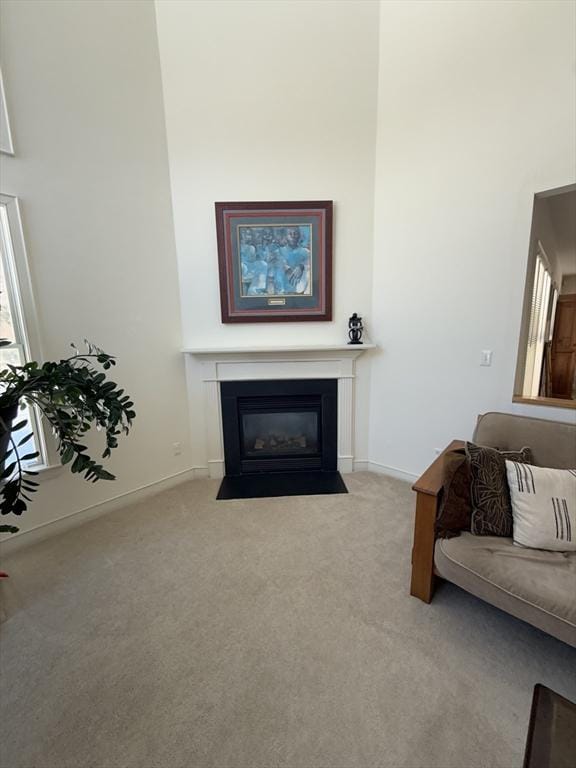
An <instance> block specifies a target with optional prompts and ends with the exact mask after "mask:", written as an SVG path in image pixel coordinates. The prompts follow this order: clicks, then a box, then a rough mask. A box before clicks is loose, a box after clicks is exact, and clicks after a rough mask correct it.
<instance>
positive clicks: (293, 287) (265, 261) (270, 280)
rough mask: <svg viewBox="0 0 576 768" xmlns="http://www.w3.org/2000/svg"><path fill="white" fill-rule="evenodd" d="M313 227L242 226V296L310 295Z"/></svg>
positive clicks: (238, 251) (239, 234) (302, 225)
mask: <svg viewBox="0 0 576 768" xmlns="http://www.w3.org/2000/svg"><path fill="white" fill-rule="evenodd" d="M311 226H312V225H311V224H291V225H290V226H274V225H273V226H269V227H254V226H249V225H240V226H239V227H238V229H237V232H238V240H239V242H238V249H237V253H238V254H239V255H240V273H241V283H242V285H241V296H242V297H248V296H310V295H311V293H312V274H311V271H312V259H311V240H312V233H311Z"/></svg>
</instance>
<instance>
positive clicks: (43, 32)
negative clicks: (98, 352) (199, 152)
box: [1, 0, 192, 530]
mask: <svg viewBox="0 0 576 768" xmlns="http://www.w3.org/2000/svg"><path fill="white" fill-rule="evenodd" d="M1 13H2V19H1V20H2V25H1V27H2V38H1V48H2V69H3V73H4V80H5V86H6V93H7V101H8V108H9V112H10V121H11V126H12V132H13V137H14V144H15V152H16V155H15V157H14V158H11V157H6V156H3V157H2V169H1V170H2V179H1V181H2V191H3V192H6V193H10V194H13V195H17V196H18V197H19V198H20V200H21V204H22V212H23V218H24V228H25V236H26V244H27V247H28V254H29V261H30V267H31V271H32V278H33V282H34V287H35V290H36V296H37V302H38V311H39V317H40V326H41V336H42V343H43V351H44V355H45V358H46V359H51V358H59V357H63V356H67V354H68V352H69V349H68V343H69V341H72V340H76V341H81V340H82V339H83V338H84V337H87V338H89V339H91V340H92V341H94V342H96V343H98V344H99V345H100V346H102V347H103V348H104V349H105V350H107V351H108V352H111V353H115V354H116V355H117V356H118V361H119V363H118V366H117V368H116V369H115V370H114V371H113V378H114V380H116V381H118V382H120V383H121V384H122V386H124V387H125V388H126V390H127V391H128V392H130V393H131V394H132V395H133V399H134V402H135V409H136V411H137V414H138V416H137V419H136V422H135V427H134V431H133V433H132V434H131V435H130V437H129V438H127V439H124V440H122V441H121V445H120V448H119V449H118V450H117V452H116V456H114V457H113V461H112V462H111V469H112V471H113V472H115V473H116V474H117V476H118V480H117V481H116V482H115V483H106V482H100V483H97V484H95V485H92V484H89V483H86V482H84V481H83V480H81V479H80V478H78V477H77V476H72V475H71V474H70V473H69V472H68V471H67V470H57V471H54V472H51V473H46V474H45V475H43V476H42V478H41V481H42V482H41V485H42V487H41V488H40V491H39V493H38V494H37V497H36V499H35V501H34V503H33V504H32V506H31V508H30V510H29V512H27V513H26V515H25V516H24V517H23V519H22V521H21V522H22V529H23V530H24V529H26V528H30V527H33V526H36V525H38V524H41V523H43V522H47V521H49V520H52V519H55V518H58V517H61V516H64V515H66V514H68V513H70V512H73V511H76V510H79V509H82V508H85V507H88V506H90V505H92V504H95V503H96V502H99V501H102V500H104V499H108V498H111V497H113V496H116V495H118V494H121V493H124V492H126V491H129V490H132V489H135V488H138V487H139V486H143V485H145V484H148V483H153V482H155V481H157V480H160V479H162V478H165V477H167V476H170V475H174V474H175V473H178V472H181V471H183V470H186V469H188V468H189V467H190V465H191V461H192V458H191V449H190V439H189V434H188V429H187V424H186V422H187V407H188V406H187V398H186V391H185V381H184V371H183V364H182V359H181V355H180V353H179V349H180V346H181V332H180V313H179V295H178V284H177V267H176V256H175V244H174V234H173V223H172V213H171V206H170V188H169V175H168V162H167V153H166V139H165V127H164V119H163V104H162V92H161V80H160V69H159V59H158V48H157V38H156V29H155V17H154V6H153V4H152V3H151V2H142V1H140V0H126V1H124V0H115V1H114V2H113V3H112V2H97V1H92V0H84V1H83V2H67V1H66V0H65V1H64V2H53V1H52V0H40V1H39V2H36V1H34V0H27V2H12V0H6V1H5V2H3V3H2V4H1ZM175 441H180V442H181V443H182V453H181V455H180V456H177V457H175V456H173V453H172V444H173V442H175Z"/></svg>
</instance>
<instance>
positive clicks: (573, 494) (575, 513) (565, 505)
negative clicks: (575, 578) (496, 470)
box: [506, 461, 576, 552]
mask: <svg viewBox="0 0 576 768" xmlns="http://www.w3.org/2000/svg"><path fill="white" fill-rule="evenodd" d="M506 474H507V477H508V487H509V488H510V500H511V502H512V518H513V537H514V542H515V543H516V544H521V545H522V546H524V547H532V548H533V549H550V550H554V551H556V552H576V470H574V469H548V468H546V467H533V466H530V465H528V464H520V463H519V462H517V461H507V462H506Z"/></svg>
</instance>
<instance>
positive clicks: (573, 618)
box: [410, 413, 576, 647]
mask: <svg viewBox="0 0 576 768" xmlns="http://www.w3.org/2000/svg"><path fill="white" fill-rule="evenodd" d="M472 440H473V442H475V443H477V444H478V445H488V446H491V447H494V448H499V449H501V450H518V449H520V448H522V447H523V446H526V445H527V446H530V448H531V449H532V454H533V457H534V463H535V464H537V465H538V466H542V467H554V468H557V469H574V468H576V425H575V424H565V423H562V422H557V421H546V420H543V419H533V418H529V417H525V416H514V415H510V414H505V413H486V414H484V415H483V416H480V417H479V418H478V423H477V425H476V429H475V431H474V435H473V437H472ZM462 445H463V443H462V442H461V441H453V442H452V443H451V444H450V446H448V448H447V449H446V450H449V449H451V448H455V447H459V446H462ZM442 475H443V455H440V456H439V457H438V459H436V461H435V462H434V463H433V464H432V465H431V466H430V467H429V468H428V469H427V470H426V472H425V473H424V474H423V475H422V477H421V478H420V479H419V480H418V481H417V482H416V483H415V485H414V490H415V491H416V493H417V497H416V498H417V500H416V519H415V525H414V546H413V549H412V582H411V588H410V593H411V594H412V595H414V596H415V597H418V598H420V599H421V600H424V601H425V602H427V603H429V602H430V601H431V599H432V596H433V593H434V586H435V582H436V579H437V578H438V577H440V578H442V579H446V580H447V581H451V582H453V583H454V584H457V585H458V586H459V587H461V588H462V589H465V590H466V591H467V592H470V593H472V594H473V595H476V596H477V597H480V598H481V599H482V600H486V602H488V603H491V604H492V605H495V606H496V607H498V608H501V609H502V610H504V611H507V612H508V613H510V614H511V615H513V616H516V617H517V618H519V619H523V620H524V621H526V622H528V623H529V624H533V625H534V626H535V627H538V628H539V629H542V630H544V631H545V632H548V633H549V634H551V635H554V637H557V638H558V639H560V640H563V641H564V642H565V643H568V644H569V645H572V646H574V647H576V553H570V554H568V553H563V552H547V551H543V550H536V549H528V548H524V547H518V546H515V545H514V544H513V543H512V539H507V538H501V537H496V536H473V535H472V534H471V533H468V532H462V533H461V535H460V536H457V537H455V538H451V539H438V540H436V536H435V521H436V515H437V512H438V505H439V501H440V498H441V494H442Z"/></svg>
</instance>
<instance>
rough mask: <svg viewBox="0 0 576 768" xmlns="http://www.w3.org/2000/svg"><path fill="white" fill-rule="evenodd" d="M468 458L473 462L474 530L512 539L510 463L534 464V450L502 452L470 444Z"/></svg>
mask: <svg viewBox="0 0 576 768" xmlns="http://www.w3.org/2000/svg"><path fill="white" fill-rule="evenodd" d="M466 456H467V457H468V461H469V462H470V498H471V499H472V524H471V528H470V530H471V531H472V533H473V534H475V535H476V536H512V505H511V503H510V491H509V489H508V480H507V479H506V460H507V459H508V460H510V461H517V462H522V463H523V464H530V463H531V461H532V454H531V453H530V449H529V448H522V450H521V451H498V450H496V449H495V448H488V447H486V446H482V445H474V443H466Z"/></svg>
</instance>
